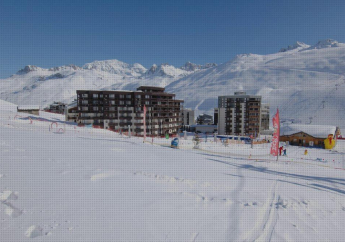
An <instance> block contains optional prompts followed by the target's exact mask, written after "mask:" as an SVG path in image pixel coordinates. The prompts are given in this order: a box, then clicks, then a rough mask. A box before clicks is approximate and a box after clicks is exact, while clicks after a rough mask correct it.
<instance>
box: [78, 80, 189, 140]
mask: <svg viewBox="0 0 345 242" xmlns="http://www.w3.org/2000/svg"><path fill="white" fill-rule="evenodd" d="M77 97H78V100H77V103H78V121H77V122H78V123H82V124H86V125H88V124H92V125H99V126H100V127H101V128H105V129H112V130H121V131H123V132H128V131H129V129H130V131H131V133H132V134H133V135H138V136H142V135H144V105H145V106H146V110H147V111H146V134H147V135H165V134H176V133H177V132H178V130H179V129H180V128H181V125H182V114H181V112H182V103H183V100H176V99H175V94H172V93H166V92H165V89H164V88H160V87H150V86H141V87H139V88H137V91H134V92H132V91H91V90H90V91H84V90H78V91H77Z"/></svg>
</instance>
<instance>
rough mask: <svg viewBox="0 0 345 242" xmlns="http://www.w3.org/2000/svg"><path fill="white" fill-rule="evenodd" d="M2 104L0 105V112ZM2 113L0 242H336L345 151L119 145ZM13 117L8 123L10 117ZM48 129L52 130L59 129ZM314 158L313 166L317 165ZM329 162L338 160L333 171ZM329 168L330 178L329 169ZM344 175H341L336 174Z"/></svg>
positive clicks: (49, 121) (96, 133)
mask: <svg viewBox="0 0 345 242" xmlns="http://www.w3.org/2000/svg"><path fill="white" fill-rule="evenodd" d="M1 104H3V103H1ZM4 106H5V105H1V106H0V110H1V111H0V234H1V239H2V241H21V242H23V241H150V242H151V241H205V242H206V241H207V242H209V241H341V240H342V239H343V238H344V237H345V231H344V229H343V228H344V224H345V216H344V215H345V170H342V169H340V168H342V167H343V166H344V160H343V159H344V152H345V145H344V143H343V142H338V144H337V147H336V150H334V151H326V150H321V149H308V151H309V152H308V156H304V155H303V153H304V149H303V148H299V147H291V146H289V147H287V150H288V152H287V153H288V156H287V157H279V161H278V162H276V161H275V159H273V158H270V157H269V156H268V155H267V154H268V152H269V145H259V146H255V147H254V149H251V148H250V146H247V145H242V144H234V145H232V144H231V145H229V147H224V146H223V145H222V144H220V143H219V142H217V143H215V142H213V140H212V138H210V139H208V141H207V142H205V140H204V139H203V140H202V143H201V144H200V149H199V150H195V149H192V146H193V144H192V142H191V141H190V140H181V149H171V148H168V147H166V146H165V145H169V143H170V141H171V140H166V139H154V140H153V143H152V140H151V139H147V140H146V142H143V139H142V138H135V137H131V138H128V137H125V136H121V135H119V134H116V133H113V132H109V131H105V130H98V129H87V128H81V127H76V126H75V125H67V124H63V119H64V118H63V116H60V118H59V116H58V115H54V116H51V117H50V116H49V113H45V114H44V119H43V118H42V119H41V121H40V120H38V119H35V118H39V117H35V116H31V118H32V120H33V121H32V123H31V122H30V120H29V119H26V117H24V116H25V114H23V113H21V114H20V115H21V116H22V118H24V119H20V118H19V117H18V116H17V117H16V115H18V114H17V113H16V112H15V110H13V109H12V110H8V109H6V110H4V109H5V108H4ZM15 117H16V118H15ZM55 122H56V123H57V124H55ZM318 159H320V160H318ZM333 160H334V161H333ZM336 168H337V169H336ZM343 168H345V167H343Z"/></svg>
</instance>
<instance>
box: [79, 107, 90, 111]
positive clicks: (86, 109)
mask: <svg viewBox="0 0 345 242" xmlns="http://www.w3.org/2000/svg"><path fill="white" fill-rule="evenodd" d="M81 110H82V111H88V110H89V108H88V107H82V108H81Z"/></svg>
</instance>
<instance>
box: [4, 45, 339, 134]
mask: <svg viewBox="0 0 345 242" xmlns="http://www.w3.org/2000/svg"><path fill="white" fill-rule="evenodd" d="M140 85H149V86H160V87H166V90H167V91H168V92H173V93H176V94H177V98H179V99H184V100H185V103H184V106H185V107H187V108H192V109H195V110H196V113H197V114H198V113H204V112H205V113H212V112H213V108H214V107H216V106H217V97H218V96H219V95H232V94H233V93H234V92H235V91H239V90H241V91H242V90H243V91H246V92H247V93H248V94H257V95H262V97H263V102H265V103H269V104H270V106H271V115H273V114H274V113H275V111H276V108H277V107H278V108H279V110H280V114H281V117H282V119H294V120H295V122H301V123H310V122H311V123H312V124H330V125H338V126H341V127H344V128H345V108H344V105H343V103H345V95H344V93H345V45H344V44H343V43H339V42H338V41H335V40H323V41H319V42H318V43H316V44H315V45H311V46H309V45H307V44H304V43H301V42H296V43H295V44H293V45H291V46H290V47H287V48H285V50H284V51H282V50H281V51H280V52H277V53H273V54H268V55H257V54H241V55H238V56H236V57H235V58H234V59H232V60H230V61H228V62H226V63H223V64H221V65H218V66H217V65H215V64H206V65H204V66H202V65H197V64H193V63H190V62H187V63H186V64H185V65H184V66H182V67H181V68H177V67H174V66H172V65H169V64H160V65H153V66H152V67H150V68H149V69H146V68H145V67H143V66H142V65H140V64H127V63H124V62H121V61H118V60H106V61H94V62H92V63H88V64H85V65H84V66H83V67H77V66H74V65H68V66H62V67H54V68H50V69H43V68H40V67H36V66H26V67H25V68H23V69H22V70H20V71H19V72H18V73H17V74H14V75H12V76H11V77H9V78H6V79H3V80H0V90H1V91H0V99H3V100H7V101H9V102H13V103H16V104H35V105H40V106H42V107H45V106H47V105H49V104H51V103H53V102H54V101H64V102H70V101H72V100H73V99H74V98H75V95H76V92H75V91H76V90H78V89H91V90H92V89H93V90H100V89H103V90H135V89H136V88H137V87H138V86H140Z"/></svg>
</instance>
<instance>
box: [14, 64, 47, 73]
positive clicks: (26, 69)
mask: <svg viewBox="0 0 345 242" xmlns="http://www.w3.org/2000/svg"><path fill="white" fill-rule="evenodd" d="M40 70H43V69H42V68H41V67H37V66H33V65H27V66H25V67H24V68H23V69H21V70H19V71H18V72H17V74H26V73H29V72H32V71H40Z"/></svg>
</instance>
